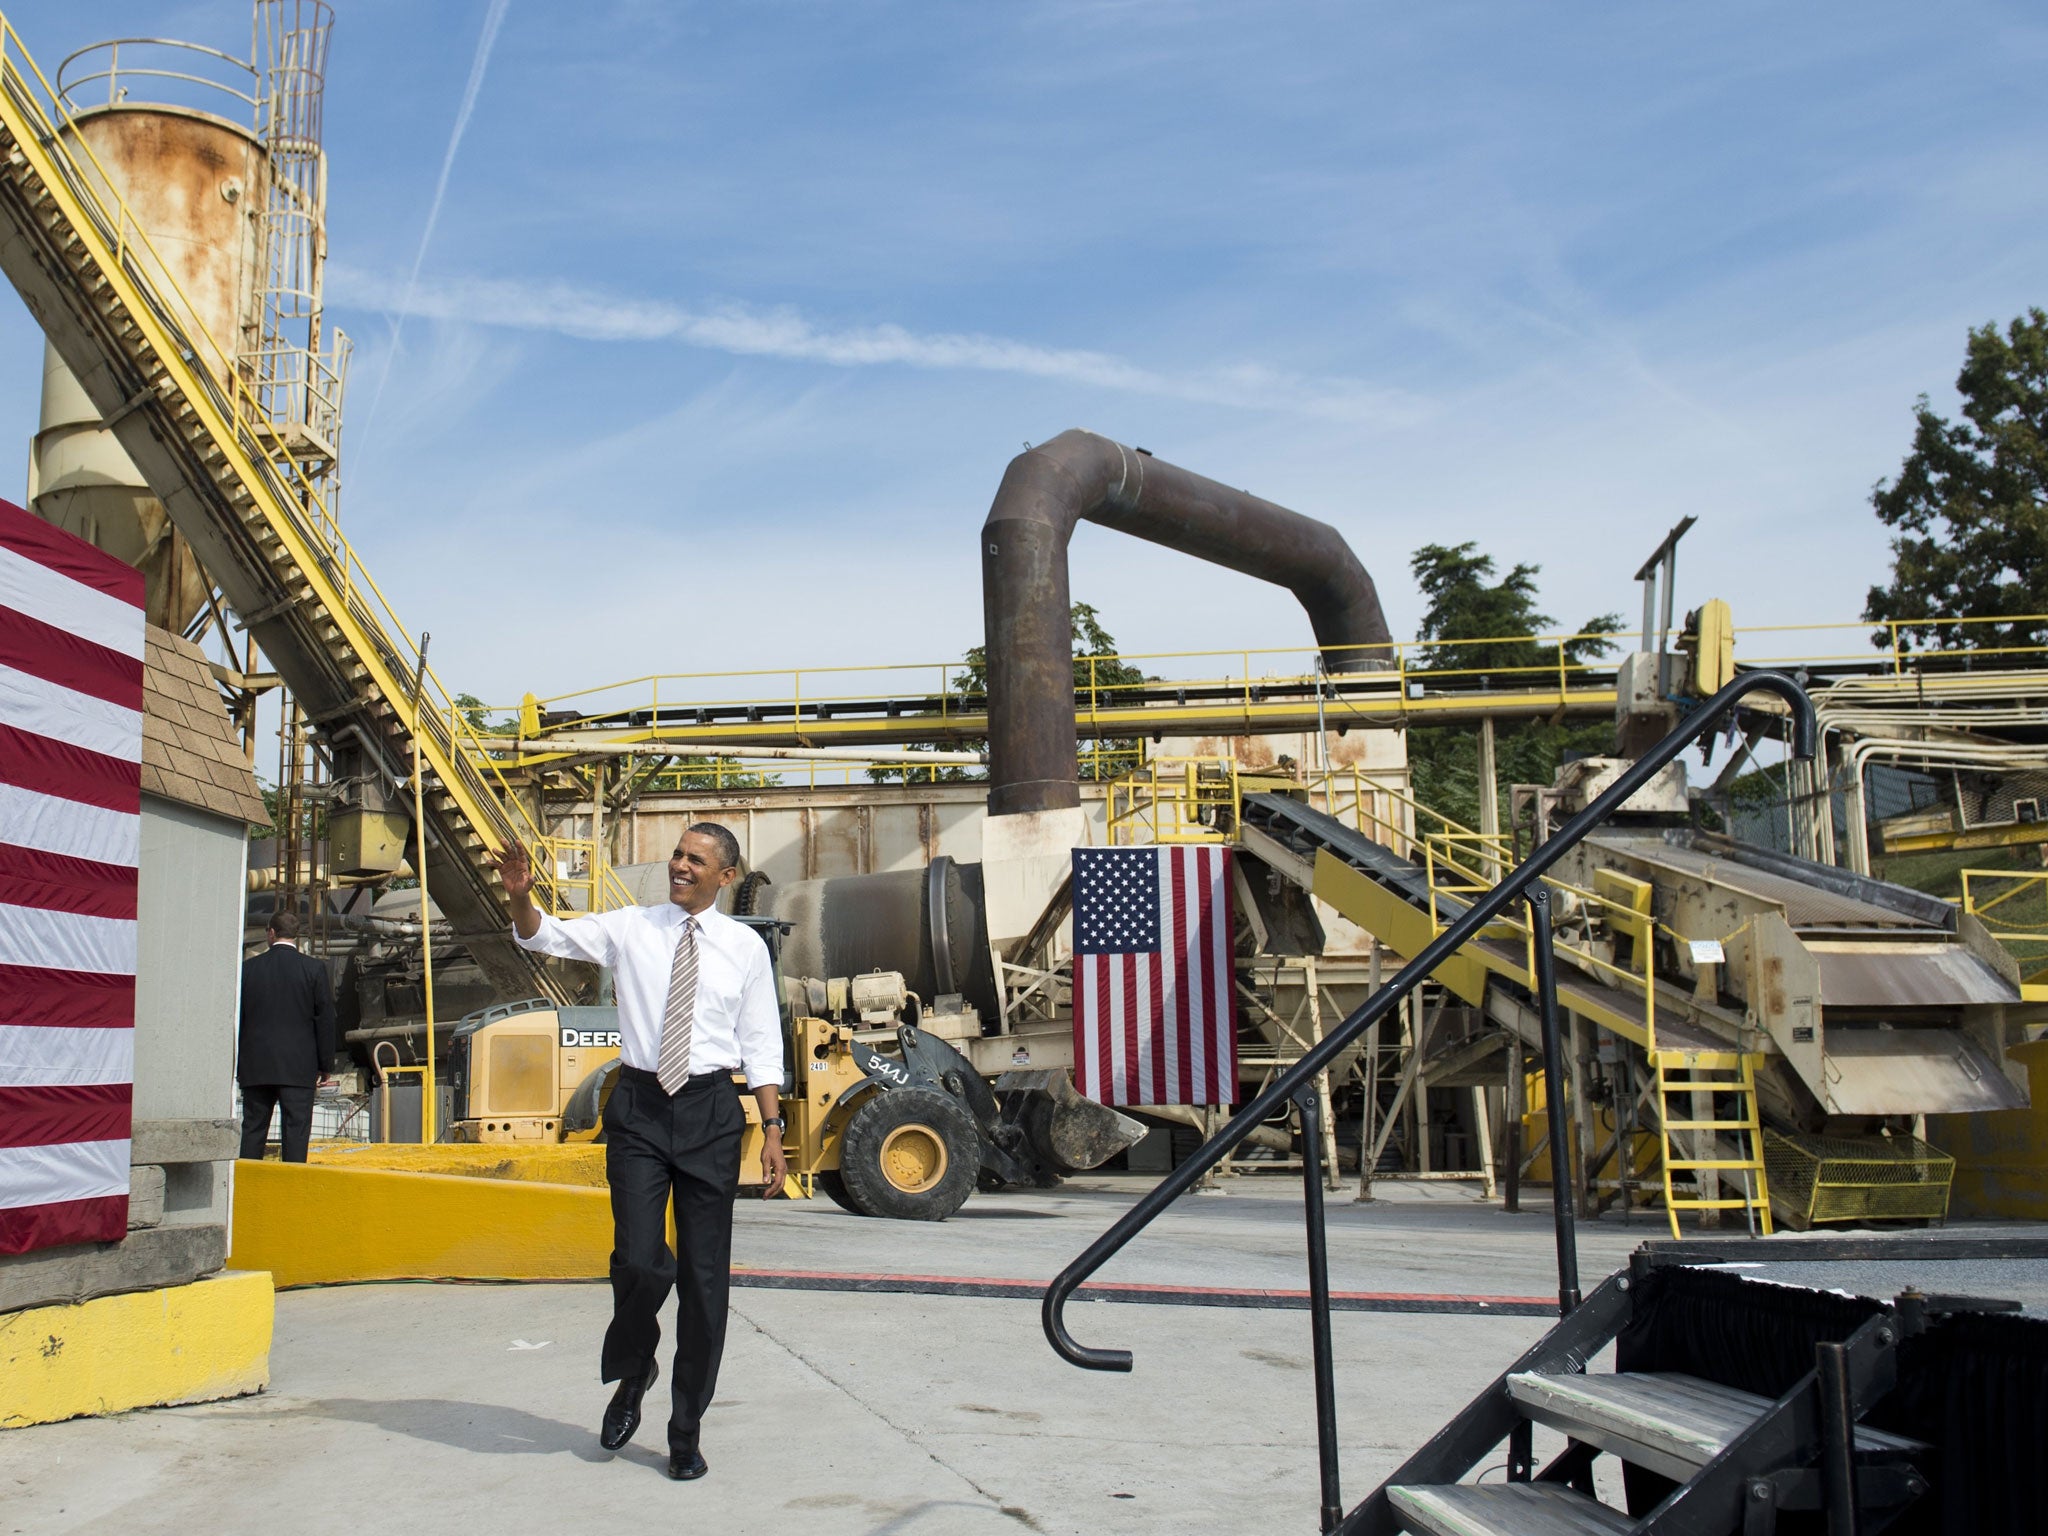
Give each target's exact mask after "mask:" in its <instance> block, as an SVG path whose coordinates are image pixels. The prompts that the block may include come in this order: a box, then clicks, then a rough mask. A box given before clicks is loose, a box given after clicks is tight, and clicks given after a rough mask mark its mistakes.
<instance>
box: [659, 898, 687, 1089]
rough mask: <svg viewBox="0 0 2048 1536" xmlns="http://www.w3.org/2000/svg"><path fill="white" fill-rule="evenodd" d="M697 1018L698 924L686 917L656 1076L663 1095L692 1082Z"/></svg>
mask: <svg viewBox="0 0 2048 1536" xmlns="http://www.w3.org/2000/svg"><path fill="white" fill-rule="evenodd" d="M696 1017H697V923H696V920H695V919H694V918H689V917H686V918H684V919H683V936H682V938H681V939H679V940H678V941H677V942H676V959H675V964H674V965H672V966H670V967H669V972H668V1007H667V1008H666V1009H665V1010H664V1011H663V1013H662V1016H661V1061H660V1064H659V1065H658V1066H657V1067H656V1068H655V1073H654V1075H655V1076H656V1077H657V1078H659V1079H660V1080H661V1091H662V1092H663V1093H674V1092H676V1091H677V1090H678V1089H680V1088H681V1087H682V1086H683V1084H685V1083H687V1082H688V1081H689V1080H690V1026H691V1025H692V1024H693V1023H694V1022H695V1020H696Z"/></svg>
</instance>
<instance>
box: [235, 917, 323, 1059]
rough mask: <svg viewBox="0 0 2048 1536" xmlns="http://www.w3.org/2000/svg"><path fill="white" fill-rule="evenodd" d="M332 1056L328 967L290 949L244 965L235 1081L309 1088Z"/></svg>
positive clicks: (278, 947)
mask: <svg viewBox="0 0 2048 1536" xmlns="http://www.w3.org/2000/svg"><path fill="white" fill-rule="evenodd" d="M333 1056H334V987H333V985H332V983H330V982H329V981H328V979H327V967H326V966H325V965H324V964H322V963H321V962H320V961H318V960H315V959H313V958H312V957H311V956H310V955H302V954H300V953H299V952H298V950H296V949H295V948H293V947H292V946H291V945H289V944H273V945H271V946H270V948H268V949H267V950H265V951H264V952H263V953H262V954H260V955H252V956H251V957H250V958H249V959H247V960H244V961H243V962H242V1031H241V1043H240V1047H239V1049H238V1050H237V1052H236V1056H235V1078H236V1080H237V1081H238V1082H240V1083H242V1084H243V1085H244V1086H249V1085H252V1084H262V1085H276V1086H283V1087H292V1088H311V1087H312V1086H313V1085H314V1084H315V1083H317V1082H318V1081H319V1080H320V1074H321V1073H322V1072H324V1071H326V1070H327V1064H328V1062H329V1061H330V1060H331V1059H332V1058H333Z"/></svg>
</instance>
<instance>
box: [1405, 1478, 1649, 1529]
mask: <svg viewBox="0 0 2048 1536" xmlns="http://www.w3.org/2000/svg"><path fill="white" fill-rule="evenodd" d="M1387 1498H1388V1500H1389V1501H1390V1502H1391V1503H1392V1504H1393V1506H1394V1508H1395V1509H1396V1510H1398V1511H1399V1512H1400V1515H1401V1518H1402V1520H1403V1522H1404V1523H1406V1525H1407V1526H1408V1528H1409V1529H1410V1530H1413V1531H1423V1532H1427V1533H1428V1536H1622V1533H1624V1532H1627V1531H1632V1530H1634V1529H1635V1522H1634V1521H1633V1520H1631V1519H1630V1518H1629V1517H1628V1516H1627V1515H1625V1514H1623V1513H1622V1512H1621V1511H1620V1510H1618V1509H1609V1508H1608V1507H1607V1506H1606V1505H1605V1504H1602V1503H1601V1502H1600V1501H1599V1500H1598V1499H1589V1498H1587V1497H1586V1495H1584V1494H1583V1493H1580V1492H1579V1491H1578V1489H1576V1488H1567V1487H1565V1485H1564V1484H1562V1483H1443V1484H1438V1485H1434V1486H1423V1487H1411V1488H1389V1489H1388V1490H1387Z"/></svg>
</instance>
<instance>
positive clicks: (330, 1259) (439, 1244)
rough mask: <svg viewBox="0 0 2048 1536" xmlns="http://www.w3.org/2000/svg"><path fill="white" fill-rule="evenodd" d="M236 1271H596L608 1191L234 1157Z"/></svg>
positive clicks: (340, 1276)
mask: <svg viewBox="0 0 2048 1536" xmlns="http://www.w3.org/2000/svg"><path fill="white" fill-rule="evenodd" d="M234 1244H235V1246H234V1251H233V1252H232V1253H230V1254H229V1255H228V1263H229V1264H231V1265H233V1266H234V1267H235V1268H237V1269H267V1270H269V1271H270V1272H271V1274H272V1275H273V1276H274V1277H275V1278H276V1281H277V1284H278V1286H279V1288H280V1289H282V1288H285V1287H289V1286H295V1285H332V1284H339V1283H345V1282H348V1281H352V1280H439V1279H462V1280H599V1279H603V1278H604V1277H605V1275H606V1274H607V1273H608V1271H609V1267H610V1262H611V1247H612V1214H611V1197H610V1195H609V1194H608V1193H607V1192H606V1191H605V1190H603V1189H588V1188H579V1187H576V1186H573V1185H568V1184H537V1183H533V1182H530V1181H527V1180H523V1179H505V1178H463V1177H457V1176H454V1175H450V1174H438V1173H395V1172H390V1171H386V1170H382V1169H371V1168H355V1167H335V1166H332V1165H329V1164H321V1163H267V1162H266V1163H253V1162H244V1163H237V1164H236V1165H235V1224H234Z"/></svg>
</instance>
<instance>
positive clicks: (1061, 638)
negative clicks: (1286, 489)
mask: <svg viewBox="0 0 2048 1536" xmlns="http://www.w3.org/2000/svg"><path fill="white" fill-rule="evenodd" d="M1082 521H1087V522H1091V523H1099V524H1100V525H1101V526H1103V527H1105V528H1115V529H1117V530H1119V531H1120V532H1123V533H1128V534H1131V535H1133V536H1134V537H1136V538H1140V539H1146V540H1149V541H1150V542H1152V543H1154V544H1164V545H1165V546H1166V547H1167V548H1169V549H1177V550H1180V551H1182V552H1183V553H1184V554H1190V555H1195V556H1198V557H1199V558H1201V559H1203V560H1208V561H1210V562H1212V563H1214V564H1216V565H1221V566H1225V567H1228V568H1229V569H1231V570H1233V571H1243V572H1244V573H1245V574H1246V575H1249V576H1257V577H1258V578H1260V579H1261V580H1263V581H1270V582H1273V583H1274V584H1275V585H1277V586H1283V587H1286V588H1287V589H1288V590H1289V591H1290V592H1292V593H1293V594H1294V595H1295V597H1296V598H1297V599H1299V600H1300V603H1301V606H1302V607H1303V608H1304V609H1306V610H1307V611H1308V617H1309V623H1310V625H1311V626H1312V627H1313V628H1314V630H1315V636H1316V643H1317V644H1318V645H1319V646H1321V647H1322V648H1323V660H1324V665H1325V666H1326V667H1327V668H1328V669H1329V670H1330V671H1332V672H1356V671H1361V670H1364V669H1366V668H1369V667H1373V666H1376V665H1379V664H1380V663H1381V662H1382V661H1383V659H1384V658H1383V656H1382V655H1380V654H1376V653H1375V652H1373V651H1370V650H1359V649H1355V647H1360V646H1383V645H1388V644H1390V643H1391V641H1392V636H1390V635H1389V634H1388V632H1387V620H1386V616H1385V615H1384V614H1383V613H1381V612H1380V599H1379V593H1378V592H1377V591H1376V590H1375V589H1374V587H1373V584H1372V577H1370V576H1368V575H1367V574H1366V571H1365V567H1364V566H1362V565H1360V564H1359V563H1358V557H1357V556H1356V555H1354V554H1353V553H1352V552H1351V546H1350V545H1348V544H1346V543H1345V542H1344V536H1343V535H1342V534H1340V533H1338V532H1337V530H1336V529H1334V528H1332V527H1331V526H1330V525H1329V524H1328V523H1319V522H1317V521H1316V520H1315V519H1314V518H1310V517H1303V516H1302V515H1301V514H1300V513H1299V512H1290V511H1288V510H1287V509H1286V508H1285V507H1278V506H1275V505H1274V504H1273V503H1272V502H1270V501H1261V500H1260V499H1259V498H1258V497H1256V496H1253V495H1250V494H1248V493H1246V492H1244V491H1238V490H1233V489H1231V488H1230V487H1229V486H1227V485H1219V484H1218V483H1217V482H1216V481H1214V480H1207V479H1204V478H1203V477H1202V476H1200V475H1197V474H1191V473H1190V472H1189V471H1187V470H1185V469H1181V468H1179V467H1178V466H1176V465H1172V464H1168V463H1166V462H1165V461H1163V460H1160V459H1155V458H1153V457H1152V456H1151V455H1150V454H1148V453H1145V452H1143V451H1141V450H1139V449H1135V448H1126V447H1125V446H1124V445H1123V444H1121V443H1117V442H1112V441H1111V440H1110V439H1109V438H1106V437H1101V436H1098V435H1097V434H1095V433H1093V432H1079V431H1074V432H1062V433H1061V434H1060V435H1059V436H1058V437H1055V438H1053V439H1052V440H1051V441H1050V442H1045V443H1040V444H1039V445H1038V446H1037V447H1035V448H1031V449H1027V450H1026V451H1025V452H1023V453H1020V454H1018V455H1017V457H1016V458H1014V459H1012V460H1011V461H1010V467H1009V468H1008V469H1007V470H1005V471H1004V473H1003V483H1002V485H1001V486H1000V487H999V488H998V489H997V491H996V499H995V503H994V505H992V506H991V507H990V508H989V509H988V520H987V521H986V522H984V523H983V524H982V529H981V605H982V618H983V622H984V625H985V628H984V630H983V633H984V635H985V637H986V640H987V650H988V710H989V742H988V745H989V793H988V809H989V814H990V815H992V816H1009V815H1014V814H1017V813H1019V812H1024V811H1045V810H1054V809H1057V808H1059V807H1062V806H1071V805H1079V804H1080V803H1081V791H1080V783H1079V778H1078V774H1077V772H1076V768H1075V759H1074V754H1075V747H1076V740H1075V737H1076V732H1075V730H1074V661H1073V628H1072V618H1071V611H1072V598H1071V596H1070V594H1069V589H1068V585H1067V541H1068V540H1069V539H1071V538H1072V537H1073V533H1074V525H1075V524H1076V523H1078V522H1082Z"/></svg>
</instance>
